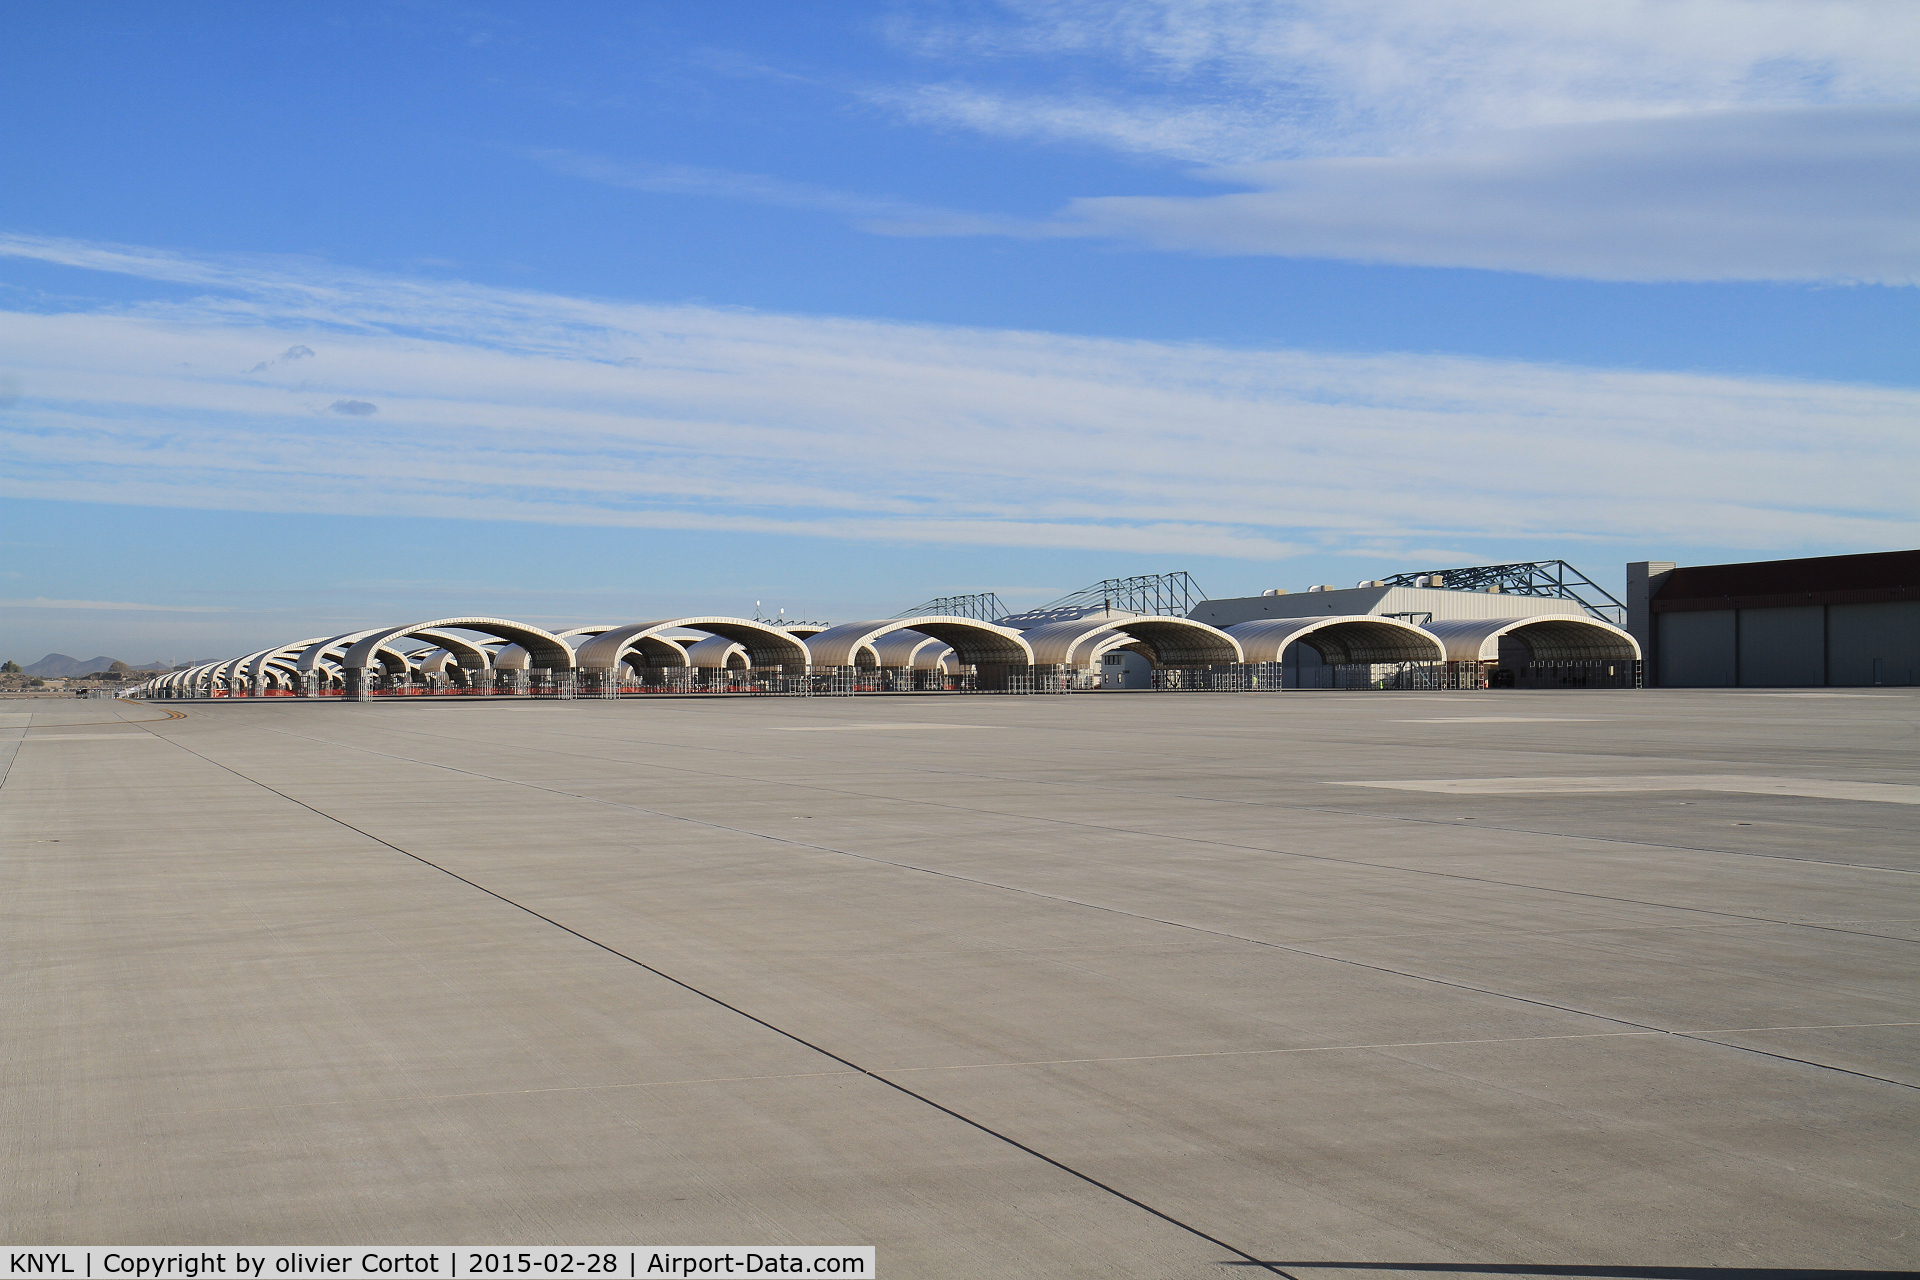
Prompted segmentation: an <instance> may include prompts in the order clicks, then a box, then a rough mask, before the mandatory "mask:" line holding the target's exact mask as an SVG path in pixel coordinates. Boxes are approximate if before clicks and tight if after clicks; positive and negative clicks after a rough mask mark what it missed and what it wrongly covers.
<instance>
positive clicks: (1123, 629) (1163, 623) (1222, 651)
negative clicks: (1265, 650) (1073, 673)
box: [1021, 614, 1246, 667]
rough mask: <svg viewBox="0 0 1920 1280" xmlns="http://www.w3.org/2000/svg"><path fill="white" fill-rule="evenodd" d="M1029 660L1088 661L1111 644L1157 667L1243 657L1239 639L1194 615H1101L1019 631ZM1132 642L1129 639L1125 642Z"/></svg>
mask: <svg viewBox="0 0 1920 1280" xmlns="http://www.w3.org/2000/svg"><path fill="white" fill-rule="evenodd" d="M1021 634H1022V635H1023V636H1025V637H1026V640H1027V643H1028V644H1029V645H1031V646H1032V647H1033V660H1034V661H1035V662H1039V663H1047V664H1060V665H1063V666H1075V667H1078V666H1088V665H1090V664H1091V663H1092V662H1093V661H1094V660H1095V659H1096V658H1098V657H1099V655H1101V654H1102V653H1105V652H1107V651H1108V650H1110V649H1119V648H1126V649H1133V650H1135V651H1137V652H1139V653H1141V654H1142V655H1143V656H1145V657H1146V658H1147V659H1149V660H1150V661H1151V662H1152V663H1153V664H1154V665H1155V666H1157V667H1210V666H1215V665H1218V664H1224V663H1234V662H1244V661H1246V659H1245V657H1244V656H1243V655H1242V652H1241V649H1240V642H1239V641H1238V640H1236V639H1234V638H1233V636H1231V635H1229V634H1228V633H1227V632H1225V631H1222V630H1221V629H1220V628H1218V627H1214V626H1209V625H1208V624H1206V623H1204V622H1196V621H1195V620H1194V619H1192V618H1174V617H1156V616H1152V615H1148V616H1138V617H1102V616H1100V615H1097V614H1096V615H1093V616H1091V617H1086V618H1074V619H1071V620H1069V621H1065V622H1048V623H1043V624H1041V625H1040V626H1037V627H1034V628H1033V629H1032V630H1029V631H1023V632H1021ZM1129 641H1131V643H1129Z"/></svg>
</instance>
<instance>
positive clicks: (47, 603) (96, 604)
mask: <svg viewBox="0 0 1920 1280" xmlns="http://www.w3.org/2000/svg"><path fill="white" fill-rule="evenodd" d="M0 609H105V610H108V611H111V612H114V613H231V612H232V610H230V609H219V608H215V607H213V606H211V605H191V604H136V603H133V602H131V601H126V600H49V599H47V598H46V597H45V596H35V597H33V598H32V599H30V600H0Z"/></svg>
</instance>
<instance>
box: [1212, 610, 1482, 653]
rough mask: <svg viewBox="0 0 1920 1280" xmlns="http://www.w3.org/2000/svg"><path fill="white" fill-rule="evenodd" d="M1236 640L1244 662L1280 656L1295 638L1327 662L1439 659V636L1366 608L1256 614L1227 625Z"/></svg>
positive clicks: (1440, 649) (1228, 632) (1441, 651)
mask: <svg viewBox="0 0 1920 1280" xmlns="http://www.w3.org/2000/svg"><path fill="white" fill-rule="evenodd" d="M1227 634H1229V635H1231V636H1232V637H1233V638H1234V639H1235V640H1238V641H1239V642H1240V647H1241V649H1242V650H1243V651H1244V652H1245V653H1246V661H1248V662H1279V661H1281V655H1282V654H1283V653H1285V652H1286V650H1287V646H1288V645H1290V644H1293V643H1294V642H1295V641H1298V642H1300V643H1301V644H1305V645H1308V646H1310V647H1311V648H1312V649H1314V650H1315V651H1316V652H1317V653H1319V655H1320V657H1321V658H1322V660H1324V661H1326V662H1329V663H1335V664H1338V663H1345V662H1441V661H1444V660H1445V657H1446V654H1445V651H1444V650H1443V649H1442V648H1441V647H1440V641H1439V640H1438V639H1436V638H1435V637H1434V636H1432V635H1430V634H1429V633H1427V632H1425V631H1422V630H1421V629H1420V628H1419V627H1416V626H1413V625H1411V624H1409V623H1405V622H1402V621H1400V620H1399V619H1398V618H1382V617H1378V616H1376V615H1374V614H1370V613H1356V614H1334V615H1332V616H1331V617H1325V618H1259V619H1256V620H1255V621H1253V622H1242V623H1239V624H1238V625H1236V626H1231V627H1228V628H1227Z"/></svg>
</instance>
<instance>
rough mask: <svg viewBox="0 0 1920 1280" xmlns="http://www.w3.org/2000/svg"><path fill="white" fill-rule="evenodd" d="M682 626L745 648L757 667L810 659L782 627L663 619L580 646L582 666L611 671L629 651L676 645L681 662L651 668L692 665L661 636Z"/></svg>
mask: <svg viewBox="0 0 1920 1280" xmlns="http://www.w3.org/2000/svg"><path fill="white" fill-rule="evenodd" d="M683 627H684V628H686V629H687V630H689V631H704V632H706V633H707V634H708V635H714V636H724V637H725V638H726V639H728V640H731V641H733V642H734V643H736V644H738V645H739V646H740V647H741V648H743V649H745V650H746V651H747V658H748V660H749V661H751V662H752V664H753V665H754V666H756V667H805V666H806V665H807V664H808V662H809V660H810V659H809V655H808V653H807V645H806V644H805V642H803V641H801V640H799V639H798V638H796V637H795V636H794V634H793V633H792V632H790V631H787V630H786V629H784V628H782V627H776V626H774V625H772V624H771V623H766V622H755V621H753V619H751V618H705V617H702V618H662V619H661V620H660V621H658V622H636V623H634V624H633V625H632V626H627V627H615V628H614V629H613V630H611V631H607V632H603V633H601V634H600V635H597V636H595V637H594V638H593V639H591V640H589V641H587V642H586V643H585V644H583V645H581V646H580V652H579V655H578V661H579V665H580V666H583V667H599V668H608V669H610V668H613V667H617V666H619V665H620V663H621V661H622V660H623V659H624V657H625V655H626V654H627V652H628V651H629V650H631V649H634V648H637V647H642V646H645V645H648V644H655V643H657V644H664V645H673V647H674V649H675V650H676V651H677V652H679V654H680V661H679V662H677V663H667V662H660V663H654V664H652V665H655V666H691V665H692V663H691V662H689V661H688V660H687V657H686V650H684V649H681V648H680V647H679V646H678V645H675V644H674V643H673V641H671V640H669V639H667V638H666V637H665V636H663V635H661V634H660V633H661V632H664V631H673V630H676V629H679V628H683Z"/></svg>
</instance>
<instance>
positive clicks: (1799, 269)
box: [868, 0, 1920, 284]
mask: <svg viewBox="0 0 1920 1280" xmlns="http://www.w3.org/2000/svg"><path fill="white" fill-rule="evenodd" d="M999 11H1000V12H1001V13H1002V15H1003V18H1002V20H1001V21H998V22H993V21H988V22H981V21H978V14H979V13H980V12H981V11H980V10H978V9H976V8H969V10H968V16H969V18H970V19H972V20H970V21H966V22H960V21H948V22H942V21H938V20H932V21H929V20H927V19H925V18H921V19H918V20H915V21H911V22H908V21H902V22H900V23H897V24H896V26H895V34H896V37H897V38H898V39H900V40H901V41H902V42H903V43H906V44H908V45H910V46H912V47H915V48H918V49H920V50H921V51H923V52H925V53H928V54H929V55H934V56H939V57H942V58H945V59H947V60H948V61H949V62H952V61H954V60H956V59H959V60H971V62H970V64H969V65H971V66H972V67H973V68H974V69H975V70H976V71H977V72H979V73H981V75H984V76H985V77H986V78H985V79H982V78H980V77H979V76H976V78H975V79H972V80H967V79H955V78H952V77H948V78H944V79H940V80H936V81H932V82H929V83H922V84H908V85H892V86H882V87H877V88H874V89H872V90H870V91H869V93H868V96H869V97H870V98H871V99H872V100H874V101H876V102H879V103H881V104H882V105H884V106H887V107H889V108H890V109H893V110H895V111H897V112H899V113H901V114H902V115H903V116H905V117H907V118H909V119H912V120H916V121H920V122H923V123H938V124H944V125H948V126H952V127H958V128H965V129H969V130H974V131H977V132H981V133H985V134H990V135H994V136H999V137H1007V138H1021V139H1030V140H1040V141H1047V142H1068V143H1081V144H1090V145H1097V146H1100V147H1105V148H1110V149H1112V150H1116V151H1120V152H1123V153H1127V154H1130V155H1136V156H1142V157H1154V158H1160V159H1172V160H1177V161H1192V162H1198V163H1200V164H1202V165H1205V166H1207V167H1206V168H1205V169H1204V170H1203V171H1201V172H1200V173H1199V174H1198V175H1197V176H1199V177H1200V178H1202V179H1205V180H1219V181H1229V182H1234V183H1236V184H1237V185H1241V186H1245V187H1251V188H1254V189H1253V190H1250V191H1245V192H1242V193H1239V194H1233V195H1223V196H1214V197H1206V196H1202V197H1190V198H1168V197H1137V196H1126V195H1120V194H1114V195H1106V196H1091V197H1088V198H1085V199H1080V200H1075V201H1073V202H1071V203H1070V204H1069V205H1068V206H1067V207H1066V208H1065V209H1064V210H1062V212H1061V214H1060V216H1058V217H1056V218H1053V219H1045V220H1038V221H1030V222H1029V223H1027V224H1026V225H1025V226H1015V225H1012V224H1008V223H1001V224H999V225H988V224H985V223H982V222H981V221H980V220H978V219H976V218H973V217H971V216H951V217H945V218H943V217H941V216H940V215H938V214H931V215H927V216H923V217H913V216H908V217H893V216H890V215H885V214H880V215H874V216H875V218H876V222H875V226H874V229H876V230H882V231H890V232H893V233H896V234H898V233H914V234H928V235H963V234H1017V235H1028V236H1059V235H1073V234H1085V235H1097V236H1103V237H1107V238H1111V239H1115V240H1119V241H1122V242H1128V243H1133V244H1137V245H1143V246H1147V247H1152V248H1160V249H1185V250H1194V251H1199V252H1207V253H1236V254H1276V255H1283V256H1298V257H1320V258H1343V259H1350V260H1357V261H1363V262H1391V263H1402V264H1411V265H1421V266H1446V267H1459V266H1467V267H1490V268H1495V269H1502V270H1514V271H1527V272H1536V273H1541V274H1548V275H1562V276H1579V277H1584V278H1594V279H1606V280H1821V281H1836V282H1840V281H1846V282H1852V281H1873V282H1882V283H1892V284H1909V283H1912V282H1913V280H1914V278H1915V275H1916V273H1920V233H1917V232H1916V228H1920V196H1916V194H1915V193H1916V191H1920V113H1917V112H1915V111H1914V110H1913V108H1912V104H1913V103H1914V102H1915V101H1916V99H1917V98H1920V92H1916V86H1917V85H1920V5H1914V4H1911V3H1908V2H1907V0H1813V2H1809V0H1662V2H1660V3H1655V2H1654V0H1629V2H1627V3H1616V4H1605V5H1578V4H1567V3H1565V2H1564V0H1298V2H1295V3H1258V2H1255V0H1007V2H1006V3H1003V4H1002V5H1000V6H999ZM989 12H991V11H989ZM1023 58H1024V59H1027V60H1029V61H1028V62H1021V63H1019V64H1018V65H1019V66H1020V67H1021V69H1022V70H1023V71H1027V72H1028V74H1026V75H1025V76H1023V77H1021V78H1019V79H1018V80H1017V81H1015V82H1014V83H1012V84H1011V85H1009V84H1007V83H996V82H995V81H994V80H993V78H992V73H993V72H994V70H995V69H996V68H999V67H1003V66H1007V65H1013V64H1014V63H1015V62H1016V60H1019V59H1023ZM1034 66H1037V67H1040V68H1043V69H1042V70H1040V71H1038V72H1034V71H1032V70H1031V67H1034ZM1089 68H1091V69H1092V72H1091V74H1089V73H1088V69H1089ZM1001 79H1002V81H1005V79H1006V77H1002V78H1001ZM1050 80H1051V81H1053V82H1054V86H1057V87H1054V86H1050V85H1049V83H1048V81H1050Z"/></svg>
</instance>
